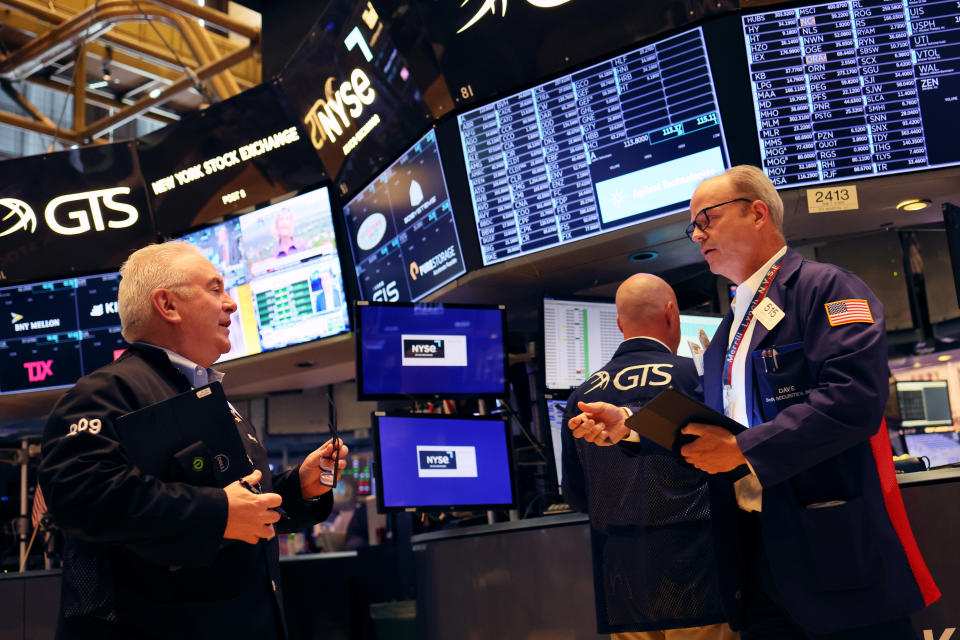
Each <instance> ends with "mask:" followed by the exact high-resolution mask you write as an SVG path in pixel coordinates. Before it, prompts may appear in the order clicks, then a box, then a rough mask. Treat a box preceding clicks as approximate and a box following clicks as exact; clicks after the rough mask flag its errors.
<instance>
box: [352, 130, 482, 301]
mask: <svg viewBox="0 0 960 640" xmlns="http://www.w3.org/2000/svg"><path fill="white" fill-rule="evenodd" d="M343 215H344V217H345V218H346V222H347V224H346V226H347V234H348V235H349V236H350V249H351V251H352V253H353V263H354V265H355V267H356V271H357V279H358V280H359V282H360V297H361V298H362V299H363V300H377V301H381V302H397V301H400V300H403V301H416V300H419V299H421V298H423V297H424V296H425V295H427V294H429V293H430V292H432V291H435V290H437V289H439V288H440V287H442V286H443V285H445V284H446V283H448V282H450V281H451V280H453V279H454V278H456V277H458V276H461V275H463V274H464V273H465V272H466V267H465V266H464V262H463V252H462V250H461V248H460V238H459V235H458V234H457V224H456V221H455V220H454V218H453V209H452V208H451V205H450V196H449V194H448V193H447V186H446V181H445V178H444V174H443V166H442V164H441V162H440V151H439V149H438V148H437V136H436V132H435V131H433V130H431V131H429V132H427V133H426V134H425V135H424V136H423V137H422V138H421V139H420V140H418V141H417V142H416V143H414V144H413V146H411V147H410V149H408V150H407V151H406V153H404V154H403V155H402V156H401V157H400V158H399V159H398V160H397V161H396V162H394V163H393V164H392V165H390V166H389V167H388V168H387V169H386V171H384V172H383V173H381V174H380V175H379V176H377V178H376V179H375V180H374V181H373V182H372V183H370V185H369V186H367V187H366V188H365V189H363V190H362V191H360V193H358V194H357V195H356V196H355V197H354V198H353V199H352V200H350V202H348V203H347V204H346V205H344V207H343Z"/></svg>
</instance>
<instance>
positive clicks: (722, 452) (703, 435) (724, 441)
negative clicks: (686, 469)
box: [680, 422, 747, 473]
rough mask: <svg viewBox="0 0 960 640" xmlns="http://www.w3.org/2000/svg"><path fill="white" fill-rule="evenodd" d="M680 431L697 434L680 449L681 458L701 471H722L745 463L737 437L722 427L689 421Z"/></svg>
mask: <svg viewBox="0 0 960 640" xmlns="http://www.w3.org/2000/svg"><path fill="white" fill-rule="evenodd" d="M680 433H685V434H687V435H691V436H698V437H697V439H696V440H694V441H693V442H691V443H690V444H685V445H683V447H682V448H681V449H680V453H681V454H682V455H683V459H684V460H686V461H687V462H689V463H690V464H692V465H693V466H695V467H696V468H697V469H700V470H701V471H706V472H707V473H723V472H724V471H730V470H731V469H736V468H737V467H739V466H740V465H742V464H747V459H746V458H744V457H743V453H742V452H741V451H740V445H739V444H737V438H736V437H735V436H734V435H733V434H732V433H730V432H729V431H727V430H726V429H724V428H722V427H718V426H716V425H712V424H702V423H699V422H691V423H690V424H688V425H687V426H685V427H684V428H683V429H681V430H680Z"/></svg>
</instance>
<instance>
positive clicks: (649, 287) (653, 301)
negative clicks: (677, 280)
mask: <svg viewBox="0 0 960 640" xmlns="http://www.w3.org/2000/svg"><path fill="white" fill-rule="evenodd" d="M617 326H618V327H620V331H622V332H623V338H624V340H627V339H629V338H636V337H637V336H648V337H650V338H656V339H657V340H660V341H661V342H663V343H664V344H665V345H667V347H669V348H670V350H671V351H673V352H674V353H676V351H677V347H678V346H679V345H680V314H679V311H678V309H677V296H676V295H675V294H674V293H673V289H672V288H671V287H670V285H669V284H667V283H666V282H664V281H663V280H662V279H661V278H658V277H657V276H655V275H651V274H649V273H637V274H634V275H632V276H630V277H629V278H627V279H626V280H624V281H623V283H622V284H621V285H620V287H619V288H618V289H617Z"/></svg>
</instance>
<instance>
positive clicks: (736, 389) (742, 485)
mask: <svg viewBox="0 0 960 640" xmlns="http://www.w3.org/2000/svg"><path fill="white" fill-rule="evenodd" d="M786 252H787V247H786V246H784V247H782V248H781V249H780V250H779V251H777V252H776V253H775V254H773V256H772V257H771V258H770V259H769V260H767V262H766V263H765V264H764V265H763V266H762V267H760V268H759V269H757V270H756V271H754V272H753V275H751V276H750V277H749V278H747V279H746V280H744V281H743V282H742V283H740V285H739V286H738V287H737V294H736V296H735V297H734V299H733V323H732V324H731V325H730V334H729V336H727V347H728V348H729V346H730V344H731V343H732V342H733V337H734V336H735V335H736V334H737V329H739V328H740V323H741V322H742V321H743V317H744V315H746V313H747V311H748V310H749V309H750V303H751V302H753V296H754V294H756V292H757V289H759V288H760V285H761V284H762V283H763V278H764V276H766V275H767V271H769V270H770V267H772V266H773V263H774V262H776V261H777V260H779V259H780V258H781V257H783V255H784V254H785V253H786ZM756 326H757V318H756V316H753V317H751V318H750V323H749V324H748V325H747V329H746V331H745V332H744V334H743V340H742V341H741V343H740V348H739V349H737V354H736V356H735V357H734V359H733V370H732V372H731V376H730V384H731V386H732V387H733V393H730V394H728V393H724V394H723V413H724V414H725V415H726V416H727V417H728V418H733V419H734V420H736V421H737V422H739V423H740V424H742V425H744V426H746V427H748V428H749V427H752V426H753V425H752V424H750V405H749V404H748V400H747V397H746V393H747V385H746V378H745V375H744V369H745V363H746V361H747V357H748V356H749V354H750V340H751V339H752V338H753V329H754V327H756ZM748 465H749V463H748ZM734 489H735V490H736V494H737V504H738V505H740V508H741V509H743V510H744V511H760V509H761V505H762V501H761V498H762V492H763V487H762V486H760V480H759V478H757V475H756V474H755V473H754V472H753V469H752V468H751V469H750V475H749V476H746V477H744V478H741V479H740V480H737V481H736V482H735V483H734Z"/></svg>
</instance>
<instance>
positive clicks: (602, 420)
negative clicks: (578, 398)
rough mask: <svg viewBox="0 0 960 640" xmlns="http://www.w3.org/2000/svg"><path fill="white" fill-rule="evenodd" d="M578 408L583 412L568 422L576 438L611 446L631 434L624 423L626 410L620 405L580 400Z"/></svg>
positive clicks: (602, 445)
mask: <svg viewBox="0 0 960 640" xmlns="http://www.w3.org/2000/svg"><path fill="white" fill-rule="evenodd" d="M577 408H579V409H580V411H582V412H583V413H581V414H580V415H577V416H574V417H573V418H570V422H569V423H568V424H567V426H568V427H570V429H571V430H572V431H573V437H574V438H583V439H584V440H586V441H587V442H592V443H594V444H595V445H598V446H601V447H609V446H610V445H613V444H616V443H618V442H620V441H621V440H623V439H624V438H626V437H627V436H628V435H630V428H629V427H627V425H625V424H624V423H623V421H624V420H625V419H626V417H627V416H626V412H625V411H624V410H623V409H621V408H620V407H618V406H616V405H612V404H610V403H609V402H578V403H577Z"/></svg>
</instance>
